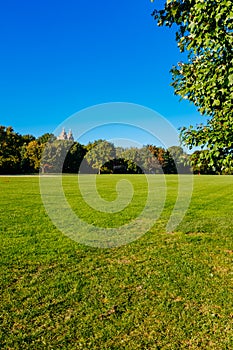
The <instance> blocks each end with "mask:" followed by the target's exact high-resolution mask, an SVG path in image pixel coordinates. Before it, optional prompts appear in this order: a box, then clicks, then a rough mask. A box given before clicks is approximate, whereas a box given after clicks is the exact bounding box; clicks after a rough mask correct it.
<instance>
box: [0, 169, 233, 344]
mask: <svg viewBox="0 0 233 350" xmlns="http://www.w3.org/2000/svg"><path fill="white" fill-rule="evenodd" d="M184 176H185V175H184ZM120 178H121V179H122V178H126V179H128V180H130V181H131V182H132V184H133V186H134V189H135V195H134V197H133V200H132V203H131V204H130V205H129V206H128V207H127V208H126V209H125V210H124V211H123V212H120V213H110V214H109V213H108V214H106V213H96V212H95V211H94V209H92V208H90V207H89V206H88V205H87V204H85V203H84V202H83V200H82V198H81V195H80V193H79V191H78V188H77V179H76V177H74V176H66V177H64V188H65V193H66V196H67V200H68V201H69V203H70V205H71V206H72V208H73V210H74V212H77V213H79V215H80V216H81V217H82V219H83V220H86V221H87V222H88V221H89V222H90V223H94V224H95V225H97V226H98V225H100V226H104V227H106V226H109V227H114V226H115V225H116V223H122V224H124V223H125V222H127V221H129V220H131V219H132V218H133V217H135V216H137V214H138V213H139V212H140V210H141V209H142V207H143V205H144V203H145V198H146V195H147V186H146V182H145V177H144V176H143V175H133V176H124V175H113V176H111V175H110V176H107V175H106V176H105V175H101V176H99V177H98V178H97V188H98V190H99V192H100V193H101V195H102V196H103V198H105V199H106V200H114V199H115V198H116V191H115V184H116V183H117V181H118V180H119V179H120ZM166 186H167V197H166V202H165V206H164V209H163V211H162V214H161V216H160V218H159V219H158V220H157V222H156V224H155V225H154V227H153V228H152V229H150V231H149V232H147V233H146V234H144V235H143V236H142V237H140V238H139V239H138V240H135V241H134V242H132V243H130V244H127V245H123V246H119V247H116V248H111V249H103V248H102V249H101V248H94V247H89V246H85V245H81V244H79V243H77V242H75V241H73V240H71V239H69V238H68V237H67V236H66V235H64V234H63V233H61V232H60V231H59V230H58V229H57V228H56V227H55V226H54V224H53V223H52V222H51V220H50V218H49V217H48V216H47V214H46V212H45V209H44V206H43V204H42V201H41V197H40V189H39V179H38V177H36V176H34V177H21V176H19V177H0V191H1V192H0V193H1V207H0V208H1V210H0V233H1V259H0V264H1V270H0V271H1V283H0V288H1V303H0V309H1V311H0V348H1V349H91V350H92V349H100V350H102V349H103V350H104V349H112V350H113V349H114V350H121V349H132V350H134V349H140V350H141V349H174V350H179V349H214V350H218V349H219V350H220V349H233V293H232V292H233V240H232V235H233V220H232V212H233V176H195V177H194V189H193V196H192V201H191V204H190V207H189V209H188V210H187V212H186V215H185V217H184V219H183V221H182V222H181V223H180V225H179V226H178V227H177V228H176V231H175V232H173V233H166V230H165V228H166V223H167V221H168V218H169V216H170V214H171V211H172V208H173V206H174V203H175V199H176V193H177V177H176V176H175V175H168V176H166Z"/></svg>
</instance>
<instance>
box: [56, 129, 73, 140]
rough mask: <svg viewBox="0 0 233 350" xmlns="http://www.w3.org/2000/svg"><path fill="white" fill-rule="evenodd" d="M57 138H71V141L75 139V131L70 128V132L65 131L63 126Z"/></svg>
mask: <svg viewBox="0 0 233 350" xmlns="http://www.w3.org/2000/svg"><path fill="white" fill-rule="evenodd" d="M57 140H69V141H74V137H73V133H72V130H71V129H70V130H69V132H68V134H67V133H66V131H65V128H62V132H61V133H60V135H59V136H58V137H57Z"/></svg>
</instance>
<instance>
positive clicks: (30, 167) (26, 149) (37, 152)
mask: <svg viewBox="0 0 233 350" xmlns="http://www.w3.org/2000/svg"><path fill="white" fill-rule="evenodd" d="M43 149H44V145H42V144H39V143H38V141H36V140H34V141H31V142H29V143H28V144H24V145H23V147H22V150H21V156H22V160H21V167H22V171H23V172H24V173H30V172H38V171H39V169H40V161H41V156H42V152H43Z"/></svg>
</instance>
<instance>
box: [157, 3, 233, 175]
mask: <svg viewBox="0 0 233 350" xmlns="http://www.w3.org/2000/svg"><path fill="white" fill-rule="evenodd" d="M152 15H153V16H154V18H155V20H156V21H157V24H158V25H159V26H164V25H165V26H169V27H171V26H172V25H176V41H177V43H178V46H179V48H180V51H181V52H187V53H188V59H187V62H185V63H183V62H179V63H178V64H177V66H173V68H172V69H171V72H172V80H173V81H172V86H173V87H174V90H175V94H177V95H179V96H181V97H182V98H184V99H188V100H189V101H190V102H192V103H193V104H194V105H195V106H197V108H198V110H199V111H200V113H201V114H203V115H205V116H206V117H207V119H206V123H205V124H204V123H203V124H201V125H198V126H196V127H194V126H190V127H188V128H187V127H183V128H182V129H181V140H182V142H183V143H184V144H186V145H188V146H189V147H190V149H191V148H192V147H194V146H201V147H202V148H204V151H203V152H202V153H201V155H200V160H203V161H204V162H205V161H208V163H209V165H210V166H211V167H212V168H213V169H215V170H217V168H219V169H220V171H221V172H225V173H230V172H231V171H232V168H233V109H232V105H233V2H232V0H167V1H166V2H165V4H164V7H163V8H162V9H156V10H155V11H154V12H153V14H152ZM205 150H208V151H209V152H205Z"/></svg>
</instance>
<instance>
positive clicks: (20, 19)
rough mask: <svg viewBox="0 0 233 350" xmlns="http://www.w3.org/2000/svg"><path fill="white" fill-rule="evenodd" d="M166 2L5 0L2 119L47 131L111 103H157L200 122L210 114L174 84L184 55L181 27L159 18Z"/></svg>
mask: <svg viewBox="0 0 233 350" xmlns="http://www.w3.org/2000/svg"><path fill="white" fill-rule="evenodd" d="M162 3H163V1H155V3H151V2H150V0H137V1H135V0H134V1H133V0H127V1H126V0H117V1H116V0H100V1H93V0H89V1H87V0H66V1H64V0H33V1H32V0H22V1H19V0H7V1H3V2H2V3H1V10H0V43H1V44H0V124H2V125H5V126H9V125H11V126H12V127H13V128H14V130H15V131H17V132H19V133H23V134H27V133H31V134H33V135H35V136H39V135H41V134H43V133H45V132H53V131H54V129H56V128H57V126H58V125H59V124H60V123H62V122H63V120H64V119H66V118H67V117H69V116H70V115H72V114H74V113H76V112H78V111H79V110H82V109H83V108H87V107H89V106H93V105H96V104H100V103H107V102H130V103H136V104H140V105H143V106H145V107H148V108H151V109H154V110H156V111H157V112H159V113H160V114H161V115H163V116H164V117H165V118H167V119H168V120H169V121H170V122H171V123H172V124H173V125H174V126H175V127H176V128H178V127H180V126H184V125H186V126H189V125H190V124H194V125H195V124H196V123H199V122H200V121H201V120H202V119H203V117H201V116H200V115H199V113H198V112H197V111H196V109H195V108H194V107H193V106H192V105H191V104H190V103H189V102H188V101H182V102H180V101H179V97H177V96H174V93H173V88H172V87H170V86H169V84H170V82H171V74H170V73H169V70H170V69H171V67H172V65H174V64H176V63H177V62H178V61H181V60H184V58H183V57H182V55H181V54H180V52H179V50H178V48H177V45H176V42H175V33H174V30H173V29H168V28H161V27H157V25H156V23H155V21H154V20H153V18H152V17H151V13H152V11H153V9H154V7H155V6H157V5H158V6H159V5H160V4H162ZM156 4H157V5H156ZM95 136H96V138H98V136H99V135H98V134H96V135H94V136H93V137H95Z"/></svg>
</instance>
